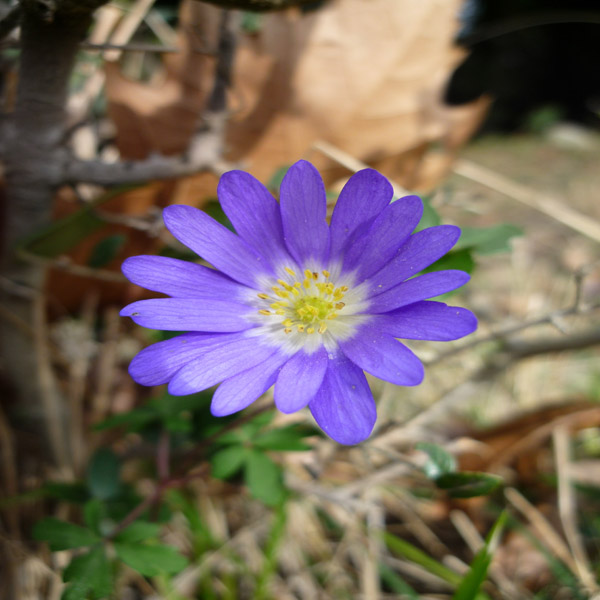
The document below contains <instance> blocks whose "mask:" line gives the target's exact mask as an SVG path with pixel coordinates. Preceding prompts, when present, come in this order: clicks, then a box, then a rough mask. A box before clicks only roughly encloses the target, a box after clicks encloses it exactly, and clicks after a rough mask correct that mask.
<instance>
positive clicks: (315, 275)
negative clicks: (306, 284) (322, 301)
mask: <svg viewBox="0 0 600 600" xmlns="http://www.w3.org/2000/svg"><path fill="white" fill-rule="evenodd" d="M312 277H313V279H319V274H318V273H317V272H316V271H313V272H312Z"/></svg>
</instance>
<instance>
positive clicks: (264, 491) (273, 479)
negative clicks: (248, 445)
mask: <svg viewBox="0 0 600 600" xmlns="http://www.w3.org/2000/svg"><path fill="white" fill-rule="evenodd" d="M245 463H246V464H245V470H244V474H245V478H246V483H247V484H248V487H249V488H250V492H251V493H252V496H254V498H256V499H257V500H261V501H262V502H264V503H265V504H266V505H267V506H276V505H277V504H279V503H280V502H281V500H282V499H283V497H284V494H285V489H284V487H283V472H282V470H281V467H280V466H279V465H277V464H275V463H274V462H273V461H272V460H271V459H270V458H269V457H268V456H267V455H266V454H263V453H262V452H260V451H258V450H254V449H252V450H250V451H249V452H248V455H247V457H246V460H245Z"/></svg>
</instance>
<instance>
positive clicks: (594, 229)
mask: <svg viewBox="0 0 600 600" xmlns="http://www.w3.org/2000/svg"><path fill="white" fill-rule="evenodd" d="M454 172H455V173H456V174H457V175H461V176H462V177H465V178H467V179H470V180H471V181H476V182H477V183H481V184H483V185H485V186H487V187H489V188H491V189H493V190H495V191H497V192H500V193H501V194H504V195H505V196H508V197H509V198H512V199H513V200H517V201H518V202H521V203H522V204H525V205H527V206H529V207H530V208H534V209H536V210H538V211H540V212H541V213H544V214H545V215H547V216H549V217H552V218H553V219H555V220H556V221H558V222H559V223H562V224H563V225H566V226H567V227H570V228H571V229H574V230H575V231H578V232H579V233H581V234H583V235H585V236H586V237H588V238H590V239H591V240H593V241H595V242H600V224H599V223H597V222H596V221H595V220H594V219H593V218H592V217H591V216H590V215H583V214H581V213H579V212H577V211H576V210H574V209H573V208H571V207H570V206H566V205H565V204H564V203H563V202H560V201H559V200H557V199H556V198H550V197H549V196H548V195H546V194H543V193H540V192H538V191H537V190H534V189H531V188H529V187H527V186H525V185H522V184H520V183H517V182H516V181H512V180H511V179H509V178H508V177H504V176H503V175H499V174H498V173H496V172H494V171H492V170H491V169H487V168H486V167H482V166H481V165H478V164H476V163H474V162H471V161H469V160H465V159H462V160H459V161H458V162H457V163H456V164H455V166H454Z"/></svg>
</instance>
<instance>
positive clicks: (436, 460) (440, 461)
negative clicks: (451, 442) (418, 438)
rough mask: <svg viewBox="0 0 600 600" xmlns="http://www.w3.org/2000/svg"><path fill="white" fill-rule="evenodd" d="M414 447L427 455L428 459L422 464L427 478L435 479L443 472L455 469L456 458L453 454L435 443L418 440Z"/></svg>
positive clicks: (451, 471)
mask: <svg viewBox="0 0 600 600" xmlns="http://www.w3.org/2000/svg"><path fill="white" fill-rule="evenodd" d="M415 448H416V449H417V450H422V451H423V452H425V453H426V454H427V455H428V456H429V460H428V461H427V462H426V463H425V465H424V466H423V471H424V472H425V475H427V477H429V479H434V480H435V479H437V478H438V477H439V476H440V475H444V474H445V473H453V472H454V471H456V460H455V459H454V456H452V454H450V453H449V452H447V451H446V450H444V448H442V447H441V446H438V445H437V444H431V443H429V442H419V443H418V444H417V445H416V446H415Z"/></svg>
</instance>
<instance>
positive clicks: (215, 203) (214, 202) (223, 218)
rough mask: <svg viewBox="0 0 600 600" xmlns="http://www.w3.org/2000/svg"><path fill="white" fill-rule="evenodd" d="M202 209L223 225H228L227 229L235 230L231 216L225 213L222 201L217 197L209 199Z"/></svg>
mask: <svg viewBox="0 0 600 600" xmlns="http://www.w3.org/2000/svg"><path fill="white" fill-rule="evenodd" d="M202 210H203V211H204V212H205V213H206V214H207V215H209V216H210V217H212V218H213V219H214V220H215V221H216V222H217V223H221V225H223V226H225V227H227V229H229V230H231V231H235V229H234V228H233V225H232V224H231V221H230V220H229V217H228V216H227V215H226V214H225V211H224V210H223V207H222V206H221V203H220V202H219V200H218V199H217V198H211V199H210V200H208V201H207V202H206V203H205V204H204V205H203V206H202Z"/></svg>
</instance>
